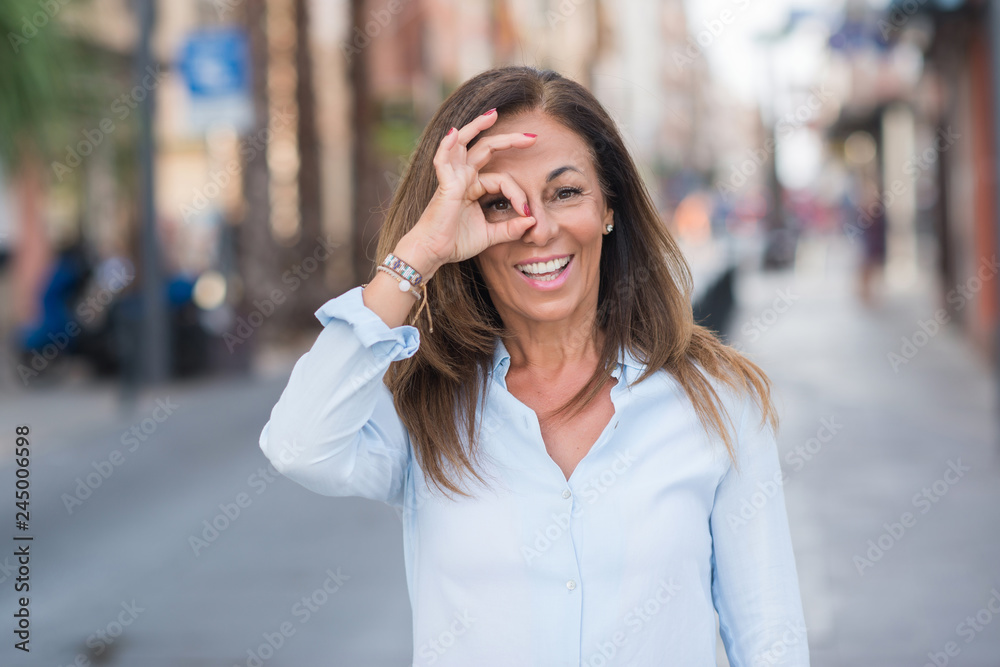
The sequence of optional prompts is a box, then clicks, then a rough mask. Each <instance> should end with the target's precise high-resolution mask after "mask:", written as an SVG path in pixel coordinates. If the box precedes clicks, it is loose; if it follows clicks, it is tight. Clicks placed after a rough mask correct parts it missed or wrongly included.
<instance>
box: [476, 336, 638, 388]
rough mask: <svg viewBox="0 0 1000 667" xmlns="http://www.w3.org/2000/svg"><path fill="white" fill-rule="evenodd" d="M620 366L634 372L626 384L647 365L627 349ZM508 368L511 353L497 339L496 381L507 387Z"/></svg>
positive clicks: (620, 355)
mask: <svg viewBox="0 0 1000 667" xmlns="http://www.w3.org/2000/svg"><path fill="white" fill-rule="evenodd" d="M618 365H619V366H623V365H624V366H625V367H626V369H631V371H632V372H631V374H628V373H627V374H626V377H625V381H626V383H631V382H632V381H634V380H635V378H637V377H639V373H641V372H642V371H643V370H645V368H646V365H645V364H643V363H642V362H641V361H639V360H638V359H636V358H635V357H634V356H633V355H632V353H631V352H630V351H629V349H628V348H627V347H626V348H625V349H624V350H623V351H622V352H621V353H620V354H619V355H618ZM508 368H510V353H509V352H507V346H506V345H504V344H503V341H502V340H501V339H500V338H497V342H496V347H495V348H494V349H493V377H494V379H495V380H496V381H497V382H499V383H501V384H503V385H506V384H507V383H506V377H507V369H508Z"/></svg>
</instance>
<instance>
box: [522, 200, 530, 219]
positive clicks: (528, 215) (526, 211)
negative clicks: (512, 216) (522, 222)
mask: <svg viewBox="0 0 1000 667" xmlns="http://www.w3.org/2000/svg"><path fill="white" fill-rule="evenodd" d="M524 217H526V218H530V217H531V209H530V208H528V202H524Z"/></svg>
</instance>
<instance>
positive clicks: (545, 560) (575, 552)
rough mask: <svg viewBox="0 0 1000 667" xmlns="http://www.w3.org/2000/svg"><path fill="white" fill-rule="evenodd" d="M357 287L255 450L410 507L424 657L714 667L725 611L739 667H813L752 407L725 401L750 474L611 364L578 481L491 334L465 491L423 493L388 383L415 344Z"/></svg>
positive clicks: (408, 330)
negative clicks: (599, 418)
mask: <svg viewBox="0 0 1000 667" xmlns="http://www.w3.org/2000/svg"><path fill="white" fill-rule="evenodd" d="M361 289H362V288H361V287H355V288H353V289H351V290H349V291H348V292H345V293H344V294H342V295H341V296H339V297H336V298H334V299H331V300H330V301H328V302H327V303H326V304H324V305H323V306H322V307H321V308H320V309H319V310H317V311H316V316H317V318H318V319H319V320H320V322H321V323H322V324H323V326H324V329H323V330H322V331H321V332H320V334H319V336H318V338H317V340H316V342H315V343H314V344H313V346H312V348H311V349H310V350H309V351H308V352H307V353H306V354H304V355H303V356H302V357H301V358H300V359H299V360H298V361H297V362H296V364H295V367H294V369H293V370H292V373H291V377H290V379H289V381H288V385H287V386H286V387H285V389H284V391H283V393H282V394H281V397H280V398H279V400H278V402H277V404H276V405H275V406H274V409H273V410H272V411H271V418H270V420H269V421H268V422H267V424H266V425H265V426H264V428H263V431H262V432H261V435H260V447H261V449H262V450H263V452H264V454H265V455H266V456H267V458H268V459H269V460H270V461H271V462H272V463H273V464H274V466H275V468H277V469H278V470H279V471H280V472H281V473H283V474H284V475H286V476H287V477H289V478H290V479H292V480H294V481H296V482H298V483H299V484H301V485H302V486H304V487H306V488H308V489H311V490H313V491H315V492H317V493H321V494H324V495H328V496H361V497H365V498H371V499H374V500H379V501H382V502H385V503H388V504H389V505H391V506H393V507H395V508H397V510H398V511H400V512H401V513H402V519H403V539H404V557H405V563H406V580H407V587H408V590H409V595H410V602H411V605H412V608H413V651H414V655H413V663H414V665H440V666H451V665H456V666H457V665H461V666H462V667H469V666H472V665H475V666H477V667H483V666H487V667H488V666H492V665H497V666H501V665H502V666H503V667H513V666H517V667H529V666H537V667H562V666H567V667H568V666H570V665H572V666H574V667H576V666H584V665H585V666H588V667H601V666H602V665H622V666H630V667H645V666H651V665H672V666H677V667H708V666H710V665H711V666H713V667H714V665H715V664H716V661H715V647H716V634H715V633H716V625H715V613H714V612H715V611H716V610H717V611H718V614H719V620H720V627H721V635H722V639H723V642H724V644H725V647H726V652H727V654H728V656H729V662H730V664H731V665H732V667H744V666H747V667H756V666H758V665H795V666H797V667H800V666H807V665H808V664H809V653H808V646H807V641H806V628H805V624H804V620H803V615H802V604H801V599H800V596H799V586H798V578H797V574H796V568H795V559H794V556H793V553H792V543H791V538H790V536H789V529H788V520H787V516H786V513H785V501H784V495H783V492H782V475H781V468H780V466H779V463H778V454H777V449H776V444H775V439H774V435H773V433H772V432H771V431H770V429H767V428H764V429H760V428H759V423H760V412H759V411H758V410H757V408H756V406H755V405H754V404H753V402H752V401H750V400H749V399H747V398H743V397H738V396H736V395H735V394H733V393H730V392H725V391H724V390H723V388H721V387H720V386H719V385H716V386H717V388H718V389H717V390H718V391H720V393H721V395H722V396H723V397H724V400H725V401H726V405H727V408H729V409H730V410H731V415H732V416H733V419H734V424H735V425H738V440H737V447H738V452H739V460H740V474H738V473H737V471H736V470H735V469H734V468H733V467H732V465H731V462H730V460H729V458H728V455H727V453H726V451H725V447H724V446H723V444H722V442H721V440H720V439H719V438H717V437H711V438H710V437H708V436H707V434H706V432H705V429H704V428H703V427H702V425H701V423H700V422H699V421H698V418H697V415H696V413H695V412H694V409H693V408H692V405H691V403H690V401H689V400H688V399H687V397H686V396H685V394H684V392H683V390H682V389H681V388H680V385H679V384H678V383H677V382H676V381H675V380H674V379H673V377H672V376H671V375H670V374H669V373H667V372H665V371H662V370H661V371H659V372H657V373H656V374H654V375H653V376H651V377H649V378H648V379H646V380H645V381H643V382H642V383H641V384H634V382H635V380H636V379H637V378H638V376H639V374H640V373H641V371H642V370H643V365H642V364H641V363H640V362H638V361H636V360H635V359H634V358H633V357H632V356H631V355H630V354H627V353H626V354H625V355H624V357H623V358H621V359H620V360H619V364H618V366H617V368H616V369H615V371H614V376H615V377H616V378H617V379H618V383H617V384H616V385H615V386H614V387H613V389H612V391H611V400H612V402H613V403H614V407H615V415H614V417H613V418H612V419H611V421H610V422H609V423H608V425H607V426H606V427H605V429H604V431H603V432H602V433H601V435H600V437H599V438H598V439H597V441H596V442H595V443H594V445H593V447H592V448H591V449H590V451H589V452H588V453H587V455H586V456H584V457H583V459H582V460H581V461H580V462H579V464H578V465H577V467H576V468H575V470H574V471H573V473H572V475H571V476H570V479H569V480H568V481H567V480H566V478H565V476H564V475H563V473H562V470H561V469H560V468H559V466H558V465H557V464H556V463H555V461H553V460H552V458H551V457H550V456H549V454H548V453H547V452H546V449H545V444H544V442H543V440H542V436H541V431H540V429H539V424H538V419H537V416H536V414H535V412H534V411H533V410H531V409H530V408H528V407H527V406H525V405H524V404H523V403H521V402H520V401H519V400H517V398H515V397H514V396H513V394H511V393H509V392H508V391H507V386H506V382H505V378H506V374H507V369H508V367H509V364H510V356H509V355H508V353H507V350H506V348H505V347H504V345H503V343H502V342H500V341H498V344H497V347H496V352H495V354H494V359H493V362H494V363H493V373H492V376H491V377H490V378H489V384H490V388H489V394H488V399H487V402H486V404H485V406H484V407H482V408H481V411H480V415H481V418H482V419H481V424H482V436H481V443H480V444H481V447H482V451H483V454H485V456H484V459H488V461H487V462H486V464H485V465H483V466H482V467H481V468H480V469H481V471H482V472H483V473H484V474H485V475H488V476H489V477H490V478H491V487H490V489H488V490H484V489H483V488H482V487H469V488H467V490H470V491H471V492H473V493H474V494H475V497H474V498H471V499H456V500H450V499H447V498H444V497H442V496H441V495H440V494H438V493H437V492H436V491H431V490H430V489H429V487H428V485H427V483H426V481H425V477H424V473H423V471H422V470H421V468H420V466H419V465H418V463H417V461H416V458H415V456H414V452H413V449H412V446H411V443H410V438H409V435H408V433H407V431H406V428H405V427H404V425H403V423H402V422H401V421H400V419H399V417H398V415H397V414H396V411H395V408H394V407H393V403H392V396H391V394H390V392H389V391H388V389H387V388H386V386H385V385H384V384H383V382H382V379H383V376H384V375H385V372H386V369H387V368H388V366H389V364H390V363H391V362H393V361H396V360H399V359H403V358H406V357H410V356H412V355H413V354H414V353H415V352H416V351H417V348H418V346H419V344H420V336H419V332H418V330H417V329H416V328H415V327H412V326H408V325H404V326H399V327H396V328H390V327H388V326H387V325H386V324H385V323H384V322H383V321H382V320H381V319H380V318H379V317H378V315H376V314H375V313H374V312H373V311H372V310H370V309H369V308H367V307H366V306H365V305H364V303H363V301H362V298H361Z"/></svg>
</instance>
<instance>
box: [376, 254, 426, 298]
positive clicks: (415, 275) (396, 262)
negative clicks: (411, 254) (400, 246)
mask: <svg viewBox="0 0 1000 667" xmlns="http://www.w3.org/2000/svg"><path fill="white" fill-rule="evenodd" d="M382 266H387V267H389V268H390V269H392V270H393V271H395V272H396V273H398V274H399V275H400V276H402V278H403V280H405V281H407V282H409V283H410V285H413V286H414V287H417V286H418V285H420V283H421V282H422V281H423V279H424V277H423V276H422V275H420V272H419V271H417V270H416V269H415V268H413V267H412V266H410V265H409V264H407V263H406V262H404V261H403V260H401V259H400V258H399V257H396V256H395V255H393V254H392V253H391V252H390V253H389V254H388V255H386V256H385V259H384V260H382ZM407 287H408V286H407ZM399 291H401V292H405V291H406V287H404V286H403V285H402V284H400V286H399Z"/></svg>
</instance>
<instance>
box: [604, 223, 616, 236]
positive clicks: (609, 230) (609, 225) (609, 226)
mask: <svg viewBox="0 0 1000 667" xmlns="http://www.w3.org/2000/svg"><path fill="white" fill-rule="evenodd" d="M614 228H615V226H614V225H612V224H610V223H609V224H607V225H604V229H606V230H607V233H608V234H610V233H611V230H612V229H614Z"/></svg>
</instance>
